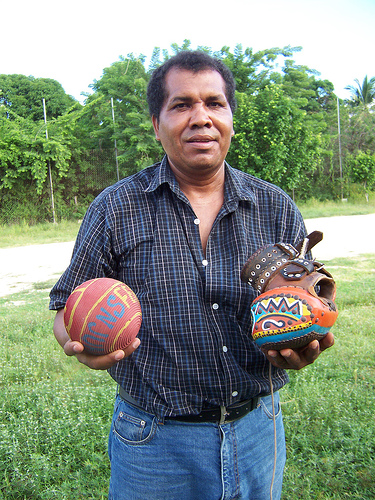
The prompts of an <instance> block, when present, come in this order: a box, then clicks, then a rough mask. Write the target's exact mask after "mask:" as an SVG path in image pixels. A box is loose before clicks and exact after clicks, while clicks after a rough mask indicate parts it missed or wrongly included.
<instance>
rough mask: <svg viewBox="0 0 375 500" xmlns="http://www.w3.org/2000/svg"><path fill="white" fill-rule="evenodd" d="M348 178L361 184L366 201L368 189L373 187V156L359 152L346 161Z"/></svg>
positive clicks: (374, 183) (374, 184) (374, 172)
mask: <svg viewBox="0 0 375 500" xmlns="http://www.w3.org/2000/svg"><path fill="white" fill-rule="evenodd" d="M348 166H349V171H350V177H351V179H352V180H353V182H358V183H362V184H363V187H364V191H365V195H366V199H367V201H368V189H370V190H371V189H372V188H373V187H375V154H371V153H370V152H369V151H368V152H367V153H364V152H363V151H359V152H358V153H357V154H356V155H352V156H350V157H349V159H348Z"/></svg>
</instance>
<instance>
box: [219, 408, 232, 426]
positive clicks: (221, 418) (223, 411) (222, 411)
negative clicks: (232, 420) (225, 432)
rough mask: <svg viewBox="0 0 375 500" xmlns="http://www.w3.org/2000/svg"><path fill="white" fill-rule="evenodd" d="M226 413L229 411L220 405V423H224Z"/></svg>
mask: <svg viewBox="0 0 375 500" xmlns="http://www.w3.org/2000/svg"><path fill="white" fill-rule="evenodd" d="M228 415H230V413H229V412H227V409H226V407H225V406H220V421H219V424H220V425H222V424H225V419H226V417H227V416H228Z"/></svg>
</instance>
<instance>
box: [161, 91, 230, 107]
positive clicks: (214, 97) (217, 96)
mask: <svg viewBox="0 0 375 500" xmlns="http://www.w3.org/2000/svg"><path fill="white" fill-rule="evenodd" d="M206 100H207V101H226V100H227V98H226V96H225V94H215V95H209V96H208V97H207V99H206ZM191 101H192V98H191V97H189V96H175V97H174V98H173V99H172V100H171V101H170V103H169V104H170V105H173V104H174V103H176V102H191Z"/></svg>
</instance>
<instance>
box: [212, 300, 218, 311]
mask: <svg viewBox="0 0 375 500" xmlns="http://www.w3.org/2000/svg"><path fill="white" fill-rule="evenodd" d="M212 309H215V311H216V310H217V309H219V304H216V302H215V303H214V304H212Z"/></svg>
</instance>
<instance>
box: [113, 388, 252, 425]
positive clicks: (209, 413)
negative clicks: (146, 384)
mask: <svg viewBox="0 0 375 500" xmlns="http://www.w3.org/2000/svg"><path fill="white" fill-rule="evenodd" d="M119 395H120V397H121V398H122V399H123V400H124V401H126V402H127V403H130V404H131V405H133V406H136V407H137V408H139V409H141V410H142V408H141V407H140V406H139V405H138V404H137V403H136V401H135V400H134V399H133V398H132V397H131V396H130V395H129V394H128V393H127V392H125V391H124V389H123V388H122V387H121V386H119ZM259 402H260V397H255V398H251V399H248V400H246V401H241V402H240V403H235V404H233V405H231V406H213V407H212V408H203V409H202V411H201V412H200V413H199V414H198V415H177V416H175V417H165V418H166V419H167V420H178V421H180V422H191V423H194V422H195V423H197V422H200V423H203V422H216V423H219V424H227V423H229V422H234V421H235V420H238V419H240V418H242V417H244V416H245V415H247V414H248V413H250V412H251V411H253V410H255V408H256V407H257V406H258V405H259ZM143 411H144V410H143Z"/></svg>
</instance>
